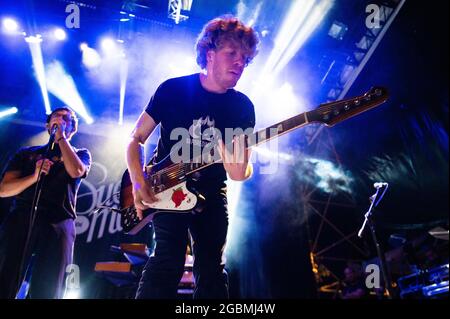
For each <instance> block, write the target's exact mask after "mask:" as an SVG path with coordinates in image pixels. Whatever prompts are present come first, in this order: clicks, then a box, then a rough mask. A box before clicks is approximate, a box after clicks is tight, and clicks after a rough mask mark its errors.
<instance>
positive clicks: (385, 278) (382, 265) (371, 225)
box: [358, 183, 392, 299]
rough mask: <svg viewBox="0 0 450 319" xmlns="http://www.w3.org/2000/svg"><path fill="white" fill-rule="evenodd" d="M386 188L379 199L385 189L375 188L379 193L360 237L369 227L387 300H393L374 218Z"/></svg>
mask: <svg viewBox="0 0 450 319" xmlns="http://www.w3.org/2000/svg"><path fill="white" fill-rule="evenodd" d="M380 184H382V183H380ZM385 186H386V187H385V188H384V190H383V193H381V196H379V198H378V194H379V193H380V189H381V188H383V186H376V187H375V188H376V190H377V191H376V192H375V194H374V195H372V196H371V197H370V207H369V210H368V211H367V213H366V214H365V215H364V217H365V218H364V223H363V225H362V226H361V229H360V230H359V232H358V237H359V238H362V234H363V232H364V229H365V228H366V225H369V228H370V233H371V235H372V239H373V242H374V243H375V248H376V250H377V255H378V258H379V260H380V268H381V273H382V276H383V281H384V290H385V292H386V295H387V298H388V299H392V293H391V291H390V289H391V280H390V276H389V273H388V271H387V267H386V258H385V256H384V252H383V250H382V248H381V245H380V242H379V241H378V238H377V234H376V230H375V223H374V220H373V216H372V214H373V212H372V210H373V208H374V207H376V206H377V205H378V204H379V203H380V201H381V199H382V198H383V196H384V194H385V193H386V191H387V189H388V184H387V183H385Z"/></svg>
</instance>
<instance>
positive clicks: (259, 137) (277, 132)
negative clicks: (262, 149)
mask: <svg viewBox="0 0 450 319" xmlns="http://www.w3.org/2000/svg"><path fill="white" fill-rule="evenodd" d="M308 113H309V112H304V113H301V114H299V115H296V116H294V117H291V118H289V119H287V120H284V121H281V122H279V123H276V124H274V125H271V126H269V127H266V128H264V129H262V130H259V131H257V132H254V133H252V134H250V135H249V136H248V137H247V144H248V147H247V149H249V148H251V147H254V146H258V145H261V144H263V143H265V142H267V141H269V140H271V139H273V138H275V137H278V136H281V135H283V134H286V133H288V132H290V131H292V130H295V129H297V128H300V127H302V126H305V125H307V124H308V123H310V122H309V120H308ZM221 162H222V160H221V159H219V160H216V161H212V162H209V163H181V164H179V165H183V168H182V169H183V171H184V172H186V174H191V173H194V172H197V171H199V170H202V169H204V168H206V167H208V166H210V165H212V164H216V163H221Z"/></svg>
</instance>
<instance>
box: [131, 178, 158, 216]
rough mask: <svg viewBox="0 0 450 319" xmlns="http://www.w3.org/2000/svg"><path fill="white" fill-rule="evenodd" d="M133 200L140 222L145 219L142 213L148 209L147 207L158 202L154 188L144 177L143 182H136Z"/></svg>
mask: <svg viewBox="0 0 450 319" xmlns="http://www.w3.org/2000/svg"><path fill="white" fill-rule="evenodd" d="M133 198H134V207H135V208H136V212H137V216H138V217H139V219H140V220H142V218H143V213H142V211H144V210H146V209H147V208H148V206H146V205H148V204H151V203H154V202H157V201H158V199H157V198H156V196H155V193H154V192H153V190H152V188H151V187H149V185H148V184H147V183H146V182H145V178H144V177H142V181H141V182H138V181H135V182H134V183H133Z"/></svg>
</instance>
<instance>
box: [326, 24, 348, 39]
mask: <svg viewBox="0 0 450 319" xmlns="http://www.w3.org/2000/svg"><path fill="white" fill-rule="evenodd" d="M347 31H348V27H347V26H346V25H345V24H343V23H341V22H338V21H334V22H333V24H332V25H331V27H330V30H329V31H328V35H329V36H330V37H332V38H335V39H338V40H342V39H343V38H344V35H345V33H346V32H347Z"/></svg>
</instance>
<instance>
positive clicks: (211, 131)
mask: <svg viewBox="0 0 450 319" xmlns="http://www.w3.org/2000/svg"><path fill="white" fill-rule="evenodd" d="M258 42H259V41H258V38H257V35H256V33H255V32H254V31H253V29H252V28H250V27H247V26H245V25H244V24H243V23H242V22H241V21H239V20H238V19H236V18H234V17H221V18H217V19H214V20H212V21H210V22H209V23H207V24H206V25H205V27H204V29H203V31H202V33H201V34H200V36H199V38H198V41H197V44H196V51H197V63H198V65H199V66H200V67H201V68H202V70H203V72H202V73H200V74H193V75H189V76H184V77H180V78H174V79H170V80H167V81H165V82H164V83H162V84H161V85H160V86H159V87H158V89H157V90H156V92H155V93H154V95H153V96H152V98H151V100H150V102H149V104H148V106H147V107H146V109H145V111H144V112H142V114H141V115H140V117H139V119H138V121H137V123H136V126H135V128H134V130H133V133H132V139H131V141H130V143H129V145H128V148H127V164H128V171H129V177H130V179H131V182H132V188H133V197H134V206H135V208H136V209H137V213H138V216H140V218H142V216H143V215H142V214H143V211H144V210H146V209H147V208H149V207H153V206H154V205H155V204H156V203H157V202H158V201H161V200H162V197H163V196H164V194H161V196H159V195H158V196H156V195H155V193H156V192H155V189H154V188H153V187H152V186H153V185H156V183H157V180H156V178H157V177H158V178H162V177H161V176H162V174H161V175H158V176H155V178H154V179H153V180H151V181H149V179H148V176H147V175H146V172H144V171H143V166H144V161H143V156H142V145H143V144H144V143H145V141H146V140H147V138H148V137H149V136H150V134H151V133H152V132H153V130H154V129H155V127H156V126H157V125H158V124H160V139H159V141H158V146H157V149H156V152H155V155H154V157H153V160H152V161H153V162H155V163H157V162H159V161H161V160H162V159H164V158H166V157H167V156H169V155H170V156H171V158H172V160H173V159H174V157H176V155H177V154H178V152H177V151H174V149H176V148H177V147H180V143H181V144H182V145H181V147H180V149H181V150H186V149H189V152H190V151H192V150H193V149H194V148H195V147H198V146H199V145H195V144H196V142H195V140H196V139H195V137H202V138H201V140H202V139H203V140H206V142H210V143H207V144H211V143H212V144H213V146H214V145H215V144H217V143H218V145H217V146H218V148H219V153H220V158H221V159H222V163H216V164H212V165H210V166H209V167H207V168H205V169H204V170H202V172H201V174H200V176H197V177H196V178H195V179H193V180H192V181H191V183H193V185H191V186H192V189H195V191H196V193H197V194H196V195H197V196H194V198H191V197H190V196H189V194H188V191H187V189H185V188H184V186H181V187H180V188H178V189H176V190H174V189H172V190H169V191H170V193H169V195H170V200H169V201H170V202H171V204H172V205H173V207H179V206H181V205H184V204H186V205H187V204H188V203H189V202H190V203H192V201H194V200H196V199H197V197H199V198H203V199H204V200H203V202H202V203H201V207H202V210H201V213H198V214H170V213H158V214H156V215H155V216H154V218H153V226H154V230H155V240H156V248H155V251H154V255H153V256H152V257H151V258H150V259H149V261H148V263H147V264H146V266H145V268H144V271H143V273H142V278H141V281H140V283H139V287H138V291H137V294H136V298H175V297H176V292H177V286H178V283H179V281H180V279H181V277H182V274H183V270H184V261H185V252H186V246H187V243H188V240H189V235H188V234H189V233H190V234H191V236H192V240H193V254H194V256H195V257H194V258H195V259H194V269H193V272H194V276H195V287H196V288H195V291H194V298H227V297H228V278H227V274H226V272H225V270H224V263H223V258H222V257H223V256H222V254H223V252H224V246H225V242H226V237H227V228H228V213H227V197H226V185H225V181H226V179H227V173H228V176H229V177H230V178H231V179H233V180H237V181H243V180H245V179H247V178H248V177H249V176H250V175H251V166H250V164H249V163H248V160H249V157H250V151H249V150H248V149H247V147H246V144H245V138H244V135H241V136H238V137H235V138H234V140H233V143H229V144H230V145H232V146H233V148H230V147H228V146H227V147H225V145H224V143H223V141H222V139H221V137H225V135H226V134H225V129H226V128H229V129H237V128H241V129H242V130H243V131H245V130H246V129H248V128H250V129H253V127H254V125H255V113H254V107H253V104H252V102H251V101H250V100H249V98H248V97H247V96H245V95H244V94H242V93H240V92H238V91H236V90H234V89H233V87H235V86H236V84H237V82H238V80H239V79H240V77H241V75H242V72H243V71H244V69H245V67H246V66H247V65H248V63H250V62H251V60H252V59H253V58H254V57H255V56H256V54H257V49H256V47H257V44H258ZM183 130H184V131H186V132H189V135H190V137H193V138H192V139H191V138H187V139H186V137H185V136H184V137H183V135H182V134H181V135H177V132H182V131H183ZM174 136H175V137H174ZM180 136H182V138H181V139H180V141H177V140H176V138H178V137H180ZM227 145H228V143H227ZM185 146H187V148H185ZM205 147H206V145H204V144H201V145H200V148H201V149H204V148H205ZM201 153H204V152H203V151H202V152H201ZM201 159H202V161H201V162H204V161H203V159H204V158H203V156H202V157H201ZM185 160H186V158H185V157H183V162H184V161H185ZM164 173H165V175H164V176H165V178H172V177H174V178H175V179H176V177H178V175H177V174H178V171H175V170H174V171H171V167H170V166H169V167H166V168H165V169H164ZM182 177H183V176H180V178H182ZM157 197H158V198H157ZM152 205H153V206H152ZM188 231H189V233H188Z"/></svg>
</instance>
